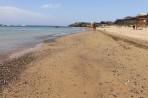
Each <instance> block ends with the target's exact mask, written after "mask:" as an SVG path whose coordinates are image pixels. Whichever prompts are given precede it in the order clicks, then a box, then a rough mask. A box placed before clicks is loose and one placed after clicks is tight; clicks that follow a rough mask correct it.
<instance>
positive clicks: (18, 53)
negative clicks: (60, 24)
mask: <svg viewBox="0 0 148 98" xmlns="http://www.w3.org/2000/svg"><path fill="white" fill-rule="evenodd" d="M41 46H42V43H40V44H37V45H36V46H35V47H33V48H27V49H25V50H23V51H20V52H17V53H14V54H12V55H10V59H13V58H18V57H20V56H22V55H24V54H26V53H29V52H33V51H35V50H38V49H40V48H41Z"/></svg>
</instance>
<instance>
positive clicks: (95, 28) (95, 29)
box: [92, 22, 96, 31]
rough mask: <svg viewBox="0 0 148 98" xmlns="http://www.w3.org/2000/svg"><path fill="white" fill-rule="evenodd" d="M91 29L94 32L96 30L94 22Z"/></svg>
mask: <svg viewBox="0 0 148 98" xmlns="http://www.w3.org/2000/svg"><path fill="white" fill-rule="evenodd" d="M92 27H93V30H94V31H95V30H96V23H95V22H93V24H92Z"/></svg>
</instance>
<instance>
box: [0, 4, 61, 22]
mask: <svg viewBox="0 0 148 98" xmlns="http://www.w3.org/2000/svg"><path fill="white" fill-rule="evenodd" d="M57 6H58V5H57ZM52 20H53V17H51V16H49V15H45V14H41V13H37V12H33V11H29V10H25V9H20V8H16V7H10V6H0V23H3V24H49V22H51V21H52Z"/></svg>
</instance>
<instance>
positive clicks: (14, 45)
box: [0, 26, 83, 61]
mask: <svg viewBox="0 0 148 98" xmlns="http://www.w3.org/2000/svg"><path fill="white" fill-rule="evenodd" d="M82 30H83V28H74V27H54V26H26V27H0V61H2V60H4V59H5V57H8V56H9V55H10V54H13V53H14V52H16V51H17V50H21V49H22V50H23V49H24V48H26V47H30V46H32V45H35V44H39V43H41V42H43V41H44V40H46V39H50V38H54V37H56V36H59V35H65V34H71V33H76V32H80V31H82Z"/></svg>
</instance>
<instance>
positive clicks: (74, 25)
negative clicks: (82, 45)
mask: <svg viewBox="0 0 148 98" xmlns="http://www.w3.org/2000/svg"><path fill="white" fill-rule="evenodd" d="M89 25H90V23H88V22H76V23H73V24H70V25H69V26H71V27H88V26H89Z"/></svg>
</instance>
